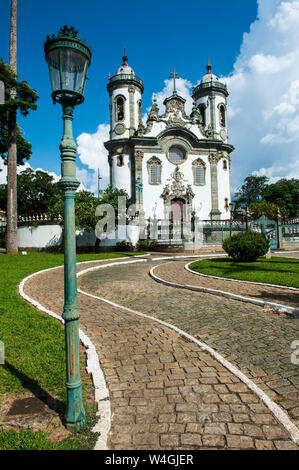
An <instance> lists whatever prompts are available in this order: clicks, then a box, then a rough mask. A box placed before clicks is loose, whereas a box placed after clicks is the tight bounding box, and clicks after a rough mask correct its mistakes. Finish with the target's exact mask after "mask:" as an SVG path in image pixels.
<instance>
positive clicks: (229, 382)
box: [24, 260, 297, 449]
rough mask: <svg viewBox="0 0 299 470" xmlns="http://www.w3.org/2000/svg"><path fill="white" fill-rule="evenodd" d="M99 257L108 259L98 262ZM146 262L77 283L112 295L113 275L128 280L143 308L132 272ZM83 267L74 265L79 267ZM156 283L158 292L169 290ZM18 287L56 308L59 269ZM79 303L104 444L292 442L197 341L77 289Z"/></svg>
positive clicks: (276, 445) (283, 445)
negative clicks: (98, 377)
mask: <svg viewBox="0 0 299 470" xmlns="http://www.w3.org/2000/svg"><path fill="white" fill-rule="evenodd" d="M103 263H105V264H107V261H105V262H99V265H101V264H103ZM111 264H113V260H112V261H111ZM150 264H151V263H142V264H134V265H131V266H128V265H126V266H121V265H120V266H117V267H116V266H114V267H109V268H108V269H105V270H100V271H95V272H94V273H92V274H89V275H87V276H84V277H83V278H82V281H80V284H84V285H85V284H86V282H87V284H88V282H89V281H90V280H92V281H94V282H95V283H96V286H97V288H98V287H99V281H100V284H101V288H100V289H99V292H100V293H101V295H103V292H105V293H107V290H108V292H110V294H114V295H115V294H116V295H117V293H118V290H117V289H116V285H115V280H116V281H117V279H119V277H120V279H121V280H122V282H124V283H125V284H126V286H128V280H129V285H130V287H129V289H127V290H126V292H127V294H128V297H130V294H131V293H132V292H134V293H135V294H136V295H137V296H138V298H139V300H140V301H141V302H142V301H143V302H144V304H143V307H145V306H146V301H147V299H146V298H145V297H144V295H143V293H144V288H143V290H142V289H141V291H140V292H138V286H139V285H140V281H141V282H142V283H143V286H144V287H146V282H145V278H144V277H139V274H140V271H142V272H143V271H145V270H147V271H148V267H149V265H150ZM88 266H89V264H88V263H85V264H84V265H79V268H78V271H80V270H82V269H85V268H86V267H88ZM90 266H95V264H94V263H90ZM136 276H137V277H136ZM103 280H106V282H103ZM111 280H112V282H111ZM130 281H131V282H130ZM147 281H150V283H151V287H153V285H156V283H154V281H152V280H150V279H149V278H148V277H147ZM45 286H46V288H45ZM89 287H91V286H89ZM118 287H119V283H118ZM147 287H148V286H147ZM102 288H103V289H102ZM159 289H163V290H164V295H165V290H167V289H170V290H172V289H171V288H167V287H164V286H159ZM91 290H92V289H91ZM24 291H25V293H26V294H28V295H30V297H32V298H34V299H35V300H37V301H39V302H40V303H41V304H42V305H44V306H45V307H46V308H48V309H51V310H52V311H54V312H56V313H57V314H60V313H61V311H62V306H63V271H62V269H61V268H59V269H55V270H52V271H47V272H42V273H40V274H38V275H37V276H35V277H34V278H32V279H29V280H28V282H27V283H26V285H25V286H24ZM148 294H151V292H150V291H148ZM167 294H168V293H167ZM185 294H186V293H185ZM192 294H193V295H194V293H192ZM210 297H211V296H210ZM214 299H215V298H214ZM222 302H223V301H222ZM162 303H163V300H162ZM79 305H80V309H81V320H80V326H81V328H82V329H83V330H84V332H85V333H86V334H87V335H88V336H89V338H90V339H91V340H92V342H93V344H94V345H95V347H96V350H97V352H98V355H99V360H100V364H101V367H102V369H103V371H104V374H105V378H106V382H107V386H108V389H109V392H110V402H111V410H112V422H111V433H110V437H109V442H108V448H110V449H197V448H219V449H242V448H246V449H252V448H256V449H288V448H297V446H295V444H294V443H293V442H292V441H291V439H290V438H289V435H288V434H287V433H286V431H285V429H284V428H283V427H282V425H281V424H279V423H278V422H277V421H276V420H275V419H274V417H273V416H272V414H271V413H270V412H269V409H268V408H267V407H266V406H265V405H264V404H262V403H261V402H260V400H259V398H258V397H257V396H256V395H255V394H253V393H252V392H251V390H250V389H249V388H248V387H247V386H246V385H245V384H244V383H243V382H241V381H240V379H238V378H237V377H236V376H235V375H233V374H232V373H231V372H229V371H228V370H227V369H226V368H224V367H223V366H222V365H221V364H219V362H218V361H216V360H215V359H213V358H212V357H211V356H210V355H209V354H208V353H207V352H205V351H203V350H202V348H200V346H198V345H197V344H195V343H193V342H190V341H188V339H186V338H184V337H183V336H181V335H180V334H179V333H177V332H176V331H174V330H172V329H170V328H168V327H166V326H163V325H161V324H158V323H156V322H154V321H152V320H151V319H148V318H142V317H139V316H136V315H135V314H133V313H129V312H128V311H127V310H125V309H122V308H117V307H113V306H111V305H109V304H107V303H106V302H104V301H101V300H99V299H95V298H92V297H88V296H86V295H84V294H79ZM147 307H148V306H147ZM216 308H217V306H216ZM139 310H141V311H145V310H146V309H145V308H141V309H139Z"/></svg>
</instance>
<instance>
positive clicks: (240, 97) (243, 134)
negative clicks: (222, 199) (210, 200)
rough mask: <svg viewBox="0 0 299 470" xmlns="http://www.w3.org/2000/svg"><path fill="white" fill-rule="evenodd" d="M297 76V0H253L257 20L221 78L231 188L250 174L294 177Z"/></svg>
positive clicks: (298, 134)
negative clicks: (224, 86)
mask: <svg viewBox="0 0 299 470" xmlns="http://www.w3.org/2000/svg"><path fill="white" fill-rule="evenodd" d="M298 77H299V1H298V0H286V1H282V0H258V18H257V20H256V21H254V22H253V23H252V25H251V26H250V31H249V33H245V34H244V36H243V42H242V45H241V48H240V54H239V56H238V57H237V59H236V62H235V64H234V70H233V72H232V74H231V75H230V76H228V77H225V81H226V82H227V85H228V90H229V93H230V96H229V98H228V106H229V109H228V121H229V122H228V124H229V136H230V142H231V143H232V145H234V147H235V151H234V152H233V154H232V185H233V186H236V185H240V184H241V183H242V180H243V179H244V178H245V177H246V176H247V175H248V174H249V173H253V172H257V173H258V174H263V172H266V173H265V174H266V175H267V176H269V177H271V178H274V179H278V178H279V177H295V178H299V164H297V160H298V156H299V155H298V140H299V80H298Z"/></svg>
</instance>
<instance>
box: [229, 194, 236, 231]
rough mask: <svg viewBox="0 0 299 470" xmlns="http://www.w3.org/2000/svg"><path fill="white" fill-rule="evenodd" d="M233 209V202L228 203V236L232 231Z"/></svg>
mask: <svg viewBox="0 0 299 470" xmlns="http://www.w3.org/2000/svg"><path fill="white" fill-rule="evenodd" d="M234 209H235V203H234V202H230V203H229V210H230V219H229V236H230V237H231V236H232V233H233V211H234Z"/></svg>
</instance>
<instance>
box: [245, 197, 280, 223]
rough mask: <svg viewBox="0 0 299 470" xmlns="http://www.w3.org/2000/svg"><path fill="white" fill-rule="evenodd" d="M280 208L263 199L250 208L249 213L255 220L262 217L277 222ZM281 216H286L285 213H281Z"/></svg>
mask: <svg viewBox="0 0 299 470" xmlns="http://www.w3.org/2000/svg"><path fill="white" fill-rule="evenodd" d="M278 210H279V208H278V206H277V205H276V204H274V203H272V202H268V201H266V200H265V199H262V200H261V201H258V202H253V203H252V204H250V206H249V212H250V215H251V217H252V218H253V219H258V218H259V217H261V216H262V215H265V216H266V217H268V219H272V220H275V219H277V217H278ZM280 215H282V216H284V215H285V213H284V212H281V211H280Z"/></svg>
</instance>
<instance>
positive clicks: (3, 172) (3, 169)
mask: <svg viewBox="0 0 299 470" xmlns="http://www.w3.org/2000/svg"><path fill="white" fill-rule="evenodd" d="M27 168H32V166H31V165H30V164H29V163H28V162H25V163H24V165H19V166H18V167H17V173H18V174H19V173H21V172H22V171H25V170H27ZM32 169H33V170H34V171H44V172H45V173H48V174H49V175H51V176H53V178H54V180H53V181H54V183H57V181H58V180H59V179H60V176H58V175H57V174H56V173H55V172H54V171H47V170H44V169H43V168H32ZM6 183H7V166H6V165H4V163H3V160H2V158H0V184H6Z"/></svg>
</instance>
